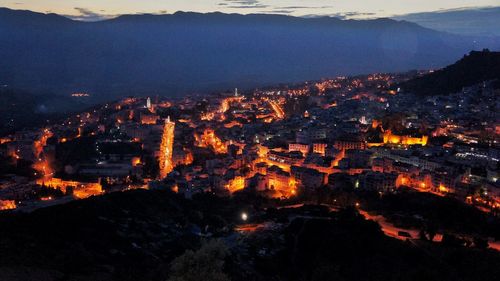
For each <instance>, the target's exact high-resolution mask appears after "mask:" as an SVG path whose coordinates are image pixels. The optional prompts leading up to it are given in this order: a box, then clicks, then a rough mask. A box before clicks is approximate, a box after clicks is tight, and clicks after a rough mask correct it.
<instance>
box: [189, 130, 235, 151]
mask: <svg viewBox="0 0 500 281" xmlns="http://www.w3.org/2000/svg"><path fill="white" fill-rule="evenodd" d="M195 138H196V145H197V146H199V147H211V148H212V149H213V150H214V152H216V153H227V145H226V144H225V143H224V142H222V140H221V139H220V138H219V137H217V135H215V132H214V130H211V129H206V130H204V131H203V134H202V135H201V136H200V135H198V134H195Z"/></svg>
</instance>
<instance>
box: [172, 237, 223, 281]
mask: <svg viewBox="0 0 500 281" xmlns="http://www.w3.org/2000/svg"><path fill="white" fill-rule="evenodd" d="M228 254H229V250H228V248H227V247H226V245H225V244H224V242H222V241H221V240H211V241H209V242H207V243H205V244H204V245H203V246H201V248H200V249H199V250H197V251H196V252H194V251H192V250H187V251H186V252H185V253H184V254H182V255H181V256H179V257H177V258H176V259H174V261H172V264H171V267H170V278H169V279H168V281H198V280H204V281H229V280H230V278H229V276H227V274H225V273H224V270H223V269H224V259H225V258H226V256H227V255H228Z"/></svg>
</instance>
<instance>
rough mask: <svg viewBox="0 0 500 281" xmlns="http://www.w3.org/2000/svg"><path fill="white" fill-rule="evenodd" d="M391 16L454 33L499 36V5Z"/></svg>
mask: <svg viewBox="0 0 500 281" xmlns="http://www.w3.org/2000/svg"><path fill="white" fill-rule="evenodd" d="M393 18H394V19H397V20H407V21H411V22H414V23H417V24H419V25H421V26H424V27H428V28H432V29H435V30H439V31H446V32H451V33H456V34H463V35H475V36H477V35H483V36H500V7H482V8H463V9H453V10H442V11H435V12H426V13H414V14H407V15H401V16H396V17H393Z"/></svg>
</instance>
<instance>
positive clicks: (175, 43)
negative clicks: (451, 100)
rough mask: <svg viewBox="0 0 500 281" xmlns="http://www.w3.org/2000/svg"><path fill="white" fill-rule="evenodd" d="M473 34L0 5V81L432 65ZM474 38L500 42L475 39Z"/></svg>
mask: <svg viewBox="0 0 500 281" xmlns="http://www.w3.org/2000/svg"><path fill="white" fill-rule="evenodd" d="M471 40H472V39H471V38H468V37H463V36H458V35H452V34H447V33H442V32H437V31H434V30H431V29H427V28H423V27H421V26H418V25H416V24H413V23H409V22H405V21H396V20H391V19H376V20H361V21H357V20H340V19H337V18H330V17H323V18H297V17H290V16H279V15H238V14H221V13H210V14H198V13H183V12H178V13H175V14H171V15H127V16H121V17H118V18H115V19H111V20H105V21H99V22H92V23H89V22H79V21H73V20H70V19H67V18H65V17H62V16H58V15H54V14H48V15H45V14H38V13H33V12H28V11H13V10H8V9H0V61H1V62H2V68H0V84H8V85H10V86H12V87H17V88H22V89H26V90H28V91H33V92H51V93H54V94H60V95H69V94H70V93H73V92H80V91H84V92H88V93H90V94H91V95H92V97H93V99H94V100H95V101H102V100H109V99H110V97H113V98H116V97H119V96H125V95H143V94H144V95H145V94H148V95H149V94H159V95H167V96H168V95H170V96H171V95H185V94H186V93H192V92H207V91H212V90H221V89H228V88H233V87H240V88H246V87H256V86H263V85H269V84H274V83H287V82H294V81H304V80H311V79H319V78H322V77H331V76H336V75H348V74H359V73H372V72H394V71H404V70H409V69H427V68H438V67H442V66H444V65H446V64H449V63H450V62H452V61H453V60H455V58H457V57H459V56H461V55H462V54H464V53H466V52H468V51H469V49H470V47H471V45H470V41H471ZM475 40H476V41H477V44H476V45H477V46H480V47H491V48H495V47H499V46H500V42H499V41H498V40H497V39H491V38H490V39H484V40H483V39H481V38H476V39H475Z"/></svg>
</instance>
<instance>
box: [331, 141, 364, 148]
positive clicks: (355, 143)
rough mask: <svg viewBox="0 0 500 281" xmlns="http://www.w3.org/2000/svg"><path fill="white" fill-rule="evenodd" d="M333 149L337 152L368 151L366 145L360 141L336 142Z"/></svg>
mask: <svg viewBox="0 0 500 281" xmlns="http://www.w3.org/2000/svg"><path fill="white" fill-rule="evenodd" d="M333 147H335V148H336V149H337V150H347V149H366V143H365V142H364V141H360V140H336V141H335V143H334V145H333Z"/></svg>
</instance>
